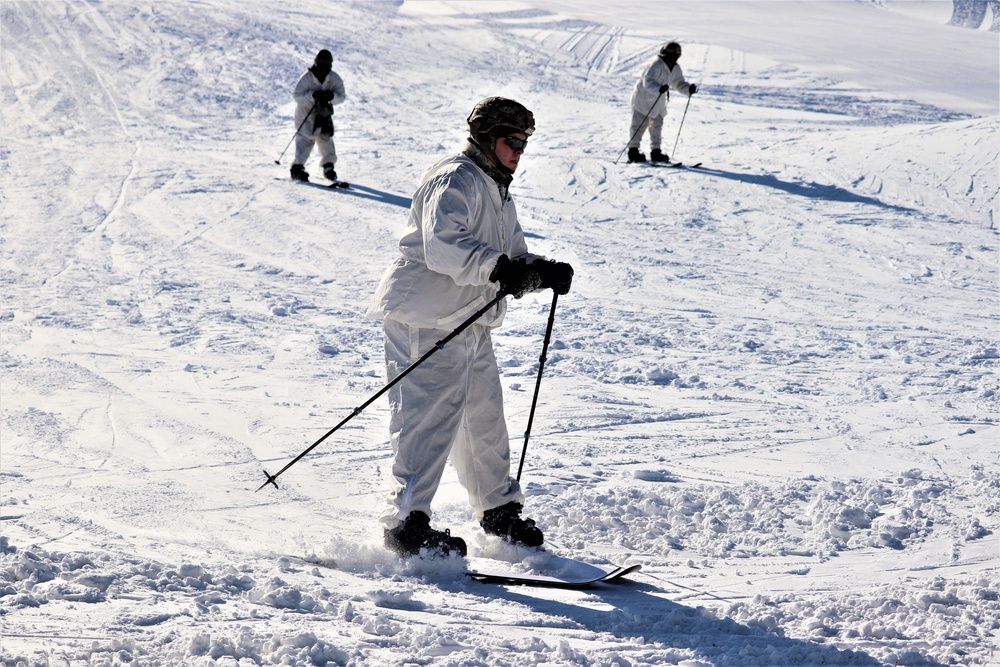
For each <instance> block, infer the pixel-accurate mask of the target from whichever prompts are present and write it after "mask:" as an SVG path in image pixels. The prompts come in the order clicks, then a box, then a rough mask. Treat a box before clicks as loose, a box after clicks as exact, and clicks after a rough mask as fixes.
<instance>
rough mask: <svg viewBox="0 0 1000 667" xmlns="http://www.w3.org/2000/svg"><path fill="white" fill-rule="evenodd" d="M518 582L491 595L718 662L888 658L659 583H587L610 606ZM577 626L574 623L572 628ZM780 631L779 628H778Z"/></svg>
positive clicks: (871, 661)
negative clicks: (717, 608) (712, 606)
mask: <svg viewBox="0 0 1000 667" xmlns="http://www.w3.org/2000/svg"><path fill="white" fill-rule="evenodd" d="M527 590H529V589H525V588H519V587H516V586H514V587H509V588H505V587H502V586H497V587H496V588H495V590H494V591H492V592H491V595H492V596H493V597H496V598H500V599H504V600H509V601H511V602H517V603H519V604H523V605H525V606H526V607H529V608H531V609H534V610H536V611H538V612H539V613H542V614H545V615H546V616H550V617H551V616H561V617H563V618H566V619H568V620H569V621H570V622H571V623H575V624H578V625H579V629H583V630H587V631H590V632H594V633H608V634H611V635H614V636H615V637H618V638H620V639H625V640H627V639H633V638H635V639H639V640H640V641H642V642H643V643H644V644H654V643H655V644H657V645H660V646H662V647H663V649H664V650H670V649H678V650H689V651H692V652H693V653H694V654H695V657H697V658H701V659H704V660H707V661H709V662H710V663H711V664H713V665H717V666H718V667H724V666H725V665H747V664H756V665H770V664H774V665H797V666H798V667H814V666H816V667H818V666H819V665H854V666H861V667H869V666H871V667H874V666H876V665H882V664H883V663H882V662H880V661H879V660H877V659H875V658H874V657H872V656H870V655H868V654H867V653H864V652H863V651H858V650H853V649H840V648H837V647H836V646H832V645H830V644H824V643H818V642H814V641H809V640H805V639H792V638H789V637H783V636H781V635H780V634H774V633H772V632H768V631H766V630H764V629H762V628H755V627H751V626H748V625H741V624H740V623H737V622H736V621H733V620H730V619H728V618H714V617H712V616H710V615H708V614H706V613H705V612H704V610H703V609H702V608H700V607H687V606H684V605H682V604H678V603H676V602H672V601H670V600H667V599H664V598H662V597H660V596H658V595H655V594H654V593H662V591H661V590H660V589H658V588H656V587H655V586H650V585H646V584H642V583H636V582H626V581H623V582H622V583H616V584H601V585H599V586H598V587H594V588H590V589H588V593H589V594H590V595H599V596H600V599H601V601H602V602H604V603H605V604H607V605H610V606H612V607H613V609H611V610H602V609H594V608H590V607H587V606H585V605H584V604H580V605H576V604H568V603H566V602H560V601H557V600H550V599H545V598H542V597H535V596H533V595H531V594H529V593H527V592H522V591H527ZM570 629H572V628H570ZM779 632H780V630H779ZM919 664H922V665H928V666H930V667H934V666H935V665H941V663H938V662H934V661H928V659H927V658H926V657H925V656H921V662H920V663H919Z"/></svg>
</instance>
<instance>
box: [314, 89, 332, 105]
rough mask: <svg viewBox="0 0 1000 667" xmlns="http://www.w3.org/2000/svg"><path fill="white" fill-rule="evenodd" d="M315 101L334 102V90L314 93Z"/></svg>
mask: <svg viewBox="0 0 1000 667" xmlns="http://www.w3.org/2000/svg"><path fill="white" fill-rule="evenodd" d="M313 99H314V100H316V101H317V102H332V101H333V91H332V90H317V91H314V92H313Z"/></svg>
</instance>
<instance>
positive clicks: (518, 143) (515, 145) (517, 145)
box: [503, 137, 528, 151]
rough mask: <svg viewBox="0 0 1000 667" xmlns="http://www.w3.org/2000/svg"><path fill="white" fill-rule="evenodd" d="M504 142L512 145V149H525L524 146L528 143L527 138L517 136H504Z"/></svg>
mask: <svg viewBox="0 0 1000 667" xmlns="http://www.w3.org/2000/svg"><path fill="white" fill-rule="evenodd" d="M503 140H504V143H505V144H507V145H508V146H510V149H511V150H512V151H523V150H524V147H525V146H527V145H528V140H527V139H518V138H517V137H504V138H503Z"/></svg>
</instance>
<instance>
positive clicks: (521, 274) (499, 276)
mask: <svg viewBox="0 0 1000 667" xmlns="http://www.w3.org/2000/svg"><path fill="white" fill-rule="evenodd" d="M490 282H494V283H500V291H501V292H503V293H504V294H510V295H511V296H513V297H514V298H515V299H520V298H521V297H522V296H524V295H525V294H527V293H528V292H533V291H535V290H536V289H538V288H539V287H541V286H542V277H541V276H540V275H538V269H536V268H535V266H534V265H533V264H528V262H527V261H525V259H524V258H523V257H522V258H521V259H516V260H514V261H511V260H510V258H508V257H507V255H500V259H498V260H497V265H496V268H494V269H493V273H491V274H490Z"/></svg>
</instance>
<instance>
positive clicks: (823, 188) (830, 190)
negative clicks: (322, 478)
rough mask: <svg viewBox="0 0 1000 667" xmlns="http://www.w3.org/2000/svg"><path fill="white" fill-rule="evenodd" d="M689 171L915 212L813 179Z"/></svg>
mask: <svg viewBox="0 0 1000 667" xmlns="http://www.w3.org/2000/svg"><path fill="white" fill-rule="evenodd" d="M690 171H691V172H695V173H704V174H708V175H710V176H716V177H718V178H728V179H729V180H732V181H739V182H740V183H749V184H751V185H760V186H762V187H766V188H772V189H774V190H781V191H782V192H787V193H788V194H790V195H795V196H797V197H806V198H807V199H820V200H823V201H835V202H846V203H854V204H865V205H867V206H875V207H878V208H881V209H884V210H886V211H893V212H895V213H916V212H917V211H915V210H914V209H912V208H906V207H905V206H895V205H893V204H886V203H885V202H883V201H879V200H878V199H875V198H874V197H866V196H864V195H859V194H857V193H856V192H851V191H850V190H845V189H844V188H842V187H839V186H837V185H826V184H823V183H816V182H815V181H783V180H781V179H780V178H778V177H777V176H774V175H773V174H751V173H741V172H736V171H726V170H725V169H716V168H711V167H698V168H697V169H691V170H690Z"/></svg>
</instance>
